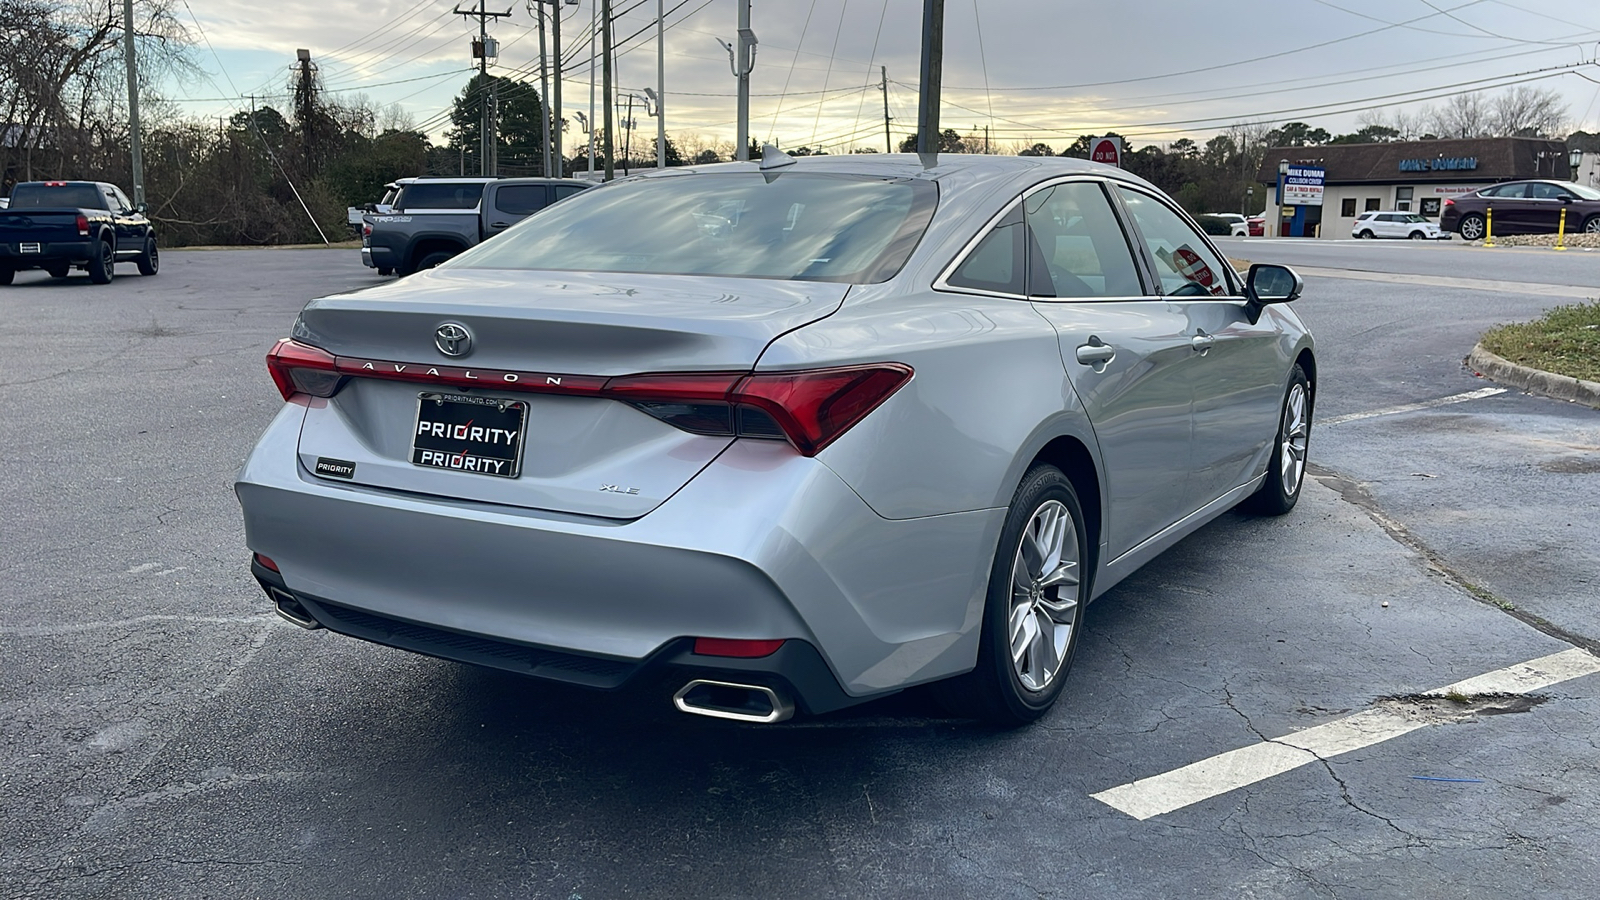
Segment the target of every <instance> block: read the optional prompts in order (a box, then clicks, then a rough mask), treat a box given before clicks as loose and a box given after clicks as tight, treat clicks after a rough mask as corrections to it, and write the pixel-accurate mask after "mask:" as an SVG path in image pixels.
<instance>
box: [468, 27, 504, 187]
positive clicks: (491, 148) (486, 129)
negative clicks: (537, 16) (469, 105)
mask: <svg viewBox="0 0 1600 900" xmlns="http://www.w3.org/2000/svg"><path fill="white" fill-rule="evenodd" d="M487 3H488V0H478V8H477V10H475V11H474V10H470V9H462V8H461V7H459V6H458V7H456V9H455V14H456V15H458V16H465V17H467V18H469V19H477V20H478V39H477V40H476V41H473V42H472V55H473V56H476V57H477V58H478V90H479V91H480V92H485V93H487V94H488V96H486V97H484V98H483V100H482V101H481V102H482V103H483V119H482V122H481V126H480V127H481V130H482V132H483V133H482V135H481V136H480V138H479V141H478V150H479V153H480V154H481V157H480V158H479V160H478V169H479V174H481V175H484V176H489V175H496V174H499V169H500V162H499V159H498V158H497V157H498V154H499V149H500V141H499V139H498V135H497V134H496V132H497V130H498V127H499V126H498V120H497V115H498V113H499V111H500V109H499V107H500V89H499V85H498V84H496V83H492V82H490V81H489V58H490V57H492V56H499V55H500V47H499V44H498V42H495V41H493V40H492V39H491V38H490V37H489V20H490V19H500V18H504V17H506V16H509V15H511V10H509V9H508V10H506V11H505V12H503V13H497V12H489V11H488V10H487V9H486V8H485V4H487Z"/></svg>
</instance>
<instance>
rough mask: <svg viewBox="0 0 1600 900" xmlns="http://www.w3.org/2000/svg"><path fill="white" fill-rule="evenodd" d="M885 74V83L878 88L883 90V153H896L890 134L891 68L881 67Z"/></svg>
mask: <svg viewBox="0 0 1600 900" xmlns="http://www.w3.org/2000/svg"><path fill="white" fill-rule="evenodd" d="M878 69H879V70H880V71H882V72H883V82H882V83H881V84H879V85H878V86H879V87H880V88H882V89H883V152H885V153H893V152H894V138H893V137H891V136H890V134H889V67H888V66H879V67H878Z"/></svg>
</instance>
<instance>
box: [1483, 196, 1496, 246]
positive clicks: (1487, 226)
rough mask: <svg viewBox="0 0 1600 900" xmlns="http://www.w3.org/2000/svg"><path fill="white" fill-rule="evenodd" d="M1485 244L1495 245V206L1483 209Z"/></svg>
mask: <svg viewBox="0 0 1600 900" xmlns="http://www.w3.org/2000/svg"><path fill="white" fill-rule="evenodd" d="M1483 245H1484V246H1485V247H1493V246H1494V207H1492V206H1491V207H1489V208H1488V209H1486V210H1484V211H1483Z"/></svg>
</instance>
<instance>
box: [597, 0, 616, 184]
mask: <svg viewBox="0 0 1600 900" xmlns="http://www.w3.org/2000/svg"><path fill="white" fill-rule="evenodd" d="M600 26H601V28H603V29H605V30H604V31H603V32H601V35H600V52H601V53H602V54H603V56H604V62H603V63H602V65H601V69H602V70H603V71H602V72H601V77H602V78H603V80H604V82H605V84H604V85H603V86H602V89H601V93H602V94H603V96H602V97H601V98H600V99H601V100H602V101H604V105H605V108H606V112H605V116H606V144H605V152H606V180H607V181H610V180H611V179H613V178H615V177H617V165H616V160H615V159H614V158H613V157H614V156H615V154H614V153H613V152H612V151H613V150H614V149H615V148H616V141H614V140H612V138H611V129H612V124H613V123H612V115H611V0H600Z"/></svg>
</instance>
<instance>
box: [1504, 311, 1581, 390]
mask: <svg viewBox="0 0 1600 900" xmlns="http://www.w3.org/2000/svg"><path fill="white" fill-rule="evenodd" d="M1480 343H1482V344H1483V349H1485V350H1488V351H1489V352H1490V353H1493V354H1495V355H1497V356H1502V357H1504V358H1506V359H1509V360H1511V361H1512V362H1514V363H1517V364H1519V365H1524V366H1527V367H1529V368H1531V369H1538V370H1540V371H1543V372H1554V373H1555V374H1557V375H1567V376H1570V377H1572V378H1581V379H1583V380H1585V381H1600V300H1591V301H1589V302H1587V303H1574V304H1572V305H1570V306H1557V307H1555V308H1554V309H1551V310H1550V311H1548V312H1546V313H1545V314H1544V315H1543V316H1542V317H1540V318H1538V319H1535V320H1534V321H1532V322H1524V323H1522V324H1520V325H1500V326H1497V327H1495V328H1492V329H1490V330H1489V331H1487V332H1485V333H1484V335H1483V339H1482V340H1481V341H1480Z"/></svg>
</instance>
